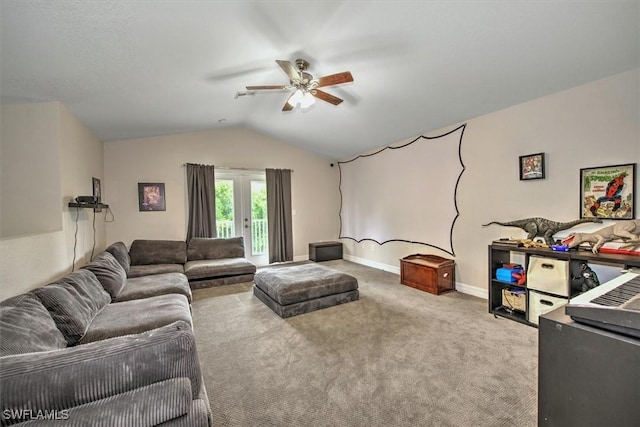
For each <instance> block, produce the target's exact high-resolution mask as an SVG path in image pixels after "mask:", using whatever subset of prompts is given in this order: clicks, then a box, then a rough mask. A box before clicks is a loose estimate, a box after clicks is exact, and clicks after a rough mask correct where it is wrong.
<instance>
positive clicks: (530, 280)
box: [527, 256, 570, 297]
mask: <svg viewBox="0 0 640 427" xmlns="http://www.w3.org/2000/svg"><path fill="white" fill-rule="evenodd" d="M569 276H570V273H569V261H565V260H561V259H553V258H543V257H538V256H530V257H529V264H528V266H527V288H529V289H536V290H538V291H543V292H548V293H550V294H554V295H562V296H565V297H568V296H569V292H570V281H569Z"/></svg>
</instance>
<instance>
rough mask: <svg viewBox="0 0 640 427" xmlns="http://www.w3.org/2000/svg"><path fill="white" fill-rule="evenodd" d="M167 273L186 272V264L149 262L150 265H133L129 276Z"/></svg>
mask: <svg viewBox="0 0 640 427" xmlns="http://www.w3.org/2000/svg"><path fill="white" fill-rule="evenodd" d="M165 273H181V274H182V273H184V265H182V264H148V265H132V266H131V270H129V275H128V276H127V277H129V278H132V277H141V276H152V275H155V274H165Z"/></svg>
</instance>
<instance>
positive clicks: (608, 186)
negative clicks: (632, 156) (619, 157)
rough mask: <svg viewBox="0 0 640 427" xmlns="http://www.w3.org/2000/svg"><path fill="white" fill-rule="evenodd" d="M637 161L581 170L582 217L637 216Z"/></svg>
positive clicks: (610, 217) (621, 217) (615, 217)
mask: <svg viewBox="0 0 640 427" xmlns="http://www.w3.org/2000/svg"><path fill="white" fill-rule="evenodd" d="M635 184H636V164H635V163H629V164H626V165H614V166H598V167H594V168H583V169H580V218H601V219H634V218H635V217H636V203H635V195H636V192H635V190H636V185H635Z"/></svg>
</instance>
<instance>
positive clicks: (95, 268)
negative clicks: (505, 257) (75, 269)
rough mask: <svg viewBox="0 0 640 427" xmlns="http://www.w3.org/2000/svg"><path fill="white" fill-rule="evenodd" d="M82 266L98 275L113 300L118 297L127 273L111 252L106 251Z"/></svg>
mask: <svg viewBox="0 0 640 427" xmlns="http://www.w3.org/2000/svg"><path fill="white" fill-rule="evenodd" d="M82 268H84V269H87V270H89V271H91V272H92V273H93V274H95V275H96V278H97V279H98V281H99V282H100V284H101V285H102V287H103V288H104V290H105V291H107V292H108V293H109V295H111V300H112V301H113V300H115V299H116V297H117V296H118V294H119V293H120V291H121V290H122V288H123V287H124V285H125V283H126V282H127V273H126V272H125V271H124V268H122V265H120V263H119V262H118V261H116V259H115V258H114V256H113V255H111V253H109V252H106V251H105V252H102V253H101V254H100V255H98V256H97V257H95V259H94V260H93V261H91V262H90V263H89V264H87V265H85V266H84V267H82Z"/></svg>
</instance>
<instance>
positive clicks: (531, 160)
mask: <svg viewBox="0 0 640 427" xmlns="http://www.w3.org/2000/svg"><path fill="white" fill-rule="evenodd" d="M518 165H519V168H520V181H528V180H531V179H543V178H544V177H545V175H544V153H537V154H527V155H526V156H520V162H519V163H518Z"/></svg>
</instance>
